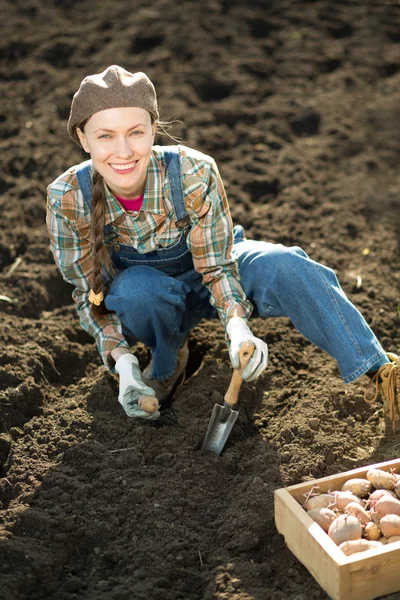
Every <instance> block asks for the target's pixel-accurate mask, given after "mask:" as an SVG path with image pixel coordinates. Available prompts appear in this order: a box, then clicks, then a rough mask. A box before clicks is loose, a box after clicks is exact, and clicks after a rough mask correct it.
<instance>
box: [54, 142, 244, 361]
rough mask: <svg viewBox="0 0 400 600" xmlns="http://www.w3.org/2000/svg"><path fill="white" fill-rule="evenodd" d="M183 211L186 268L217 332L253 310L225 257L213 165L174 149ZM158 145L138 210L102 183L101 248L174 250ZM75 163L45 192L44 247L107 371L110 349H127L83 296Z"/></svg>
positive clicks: (86, 271) (88, 254)
mask: <svg viewBox="0 0 400 600" xmlns="http://www.w3.org/2000/svg"><path fill="white" fill-rule="evenodd" d="M179 152H180V159H181V169H182V182H183V186H182V187H183V192H184V199H185V205H186V209H187V212H188V215H189V217H190V220H191V229H190V231H189V234H188V236H187V238H186V241H187V245H188V248H189V250H190V252H191V254H192V256H193V264H194V267H195V269H196V271H198V272H199V273H201V275H202V278H203V283H204V285H205V286H207V288H208V289H209V291H210V293H211V298H210V302H211V304H212V305H213V306H215V307H216V309H217V311H218V316H219V318H220V319H221V321H222V323H223V324H224V326H226V322H227V318H228V317H229V315H230V313H231V312H232V311H233V310H234V309H236V310H237V314H238V315H239V316H243V317H244V318H245V319H247V318H248V317H249V316H250V314H251V312H252V309H253V307H252V305H251V304H250V303H249V302H248V301H247V300H246V297H245V294H244V292H243V288H242V286H241V284H240V283H239V272H238V266H237V260H236V258H235V257H234V256H232V253H231V250H232V246H233V236H232V220H231V216H230V212H229V206H228V202H227V198H226V193H225V189H224V186H223V183H222V180H221V177H220V174H219V172H218V168H217V166H216V164H215V161H214V160H213V159H212V158H211V157H210V156H207V155H205V154H202V153H200V152H198V151H196V150H193V149H191V148H188V147H186V146H182V145H180V146H179ZM163 156H164V151H163V147H162V146H153V152H152V156H151V159H150V163H149V166H148V170H147V179H146V184H145V190H144V200H143V205H142V208H141V209H140V211H139V212H127V211H126V210H124V208H123V207H122V205H121V204H120V203H119V202H118V201H117V199H116V198H115V197H114V196H113V194H112V193H111V192H110V190H109V189H108V187H107V186H106V185H105V186H104V189H105V194H106V205H107V208H106V220H105V223H106V224H108V223H112V226H113V233H112V234H111V236H110V237H108V236H107V238H106V239H105V240H104V241H105V244H106V245H107V246H109V247H110V249H111V247H112V245H114V244H126V245H129V246H133V247H134V248H135V249H136V250H137V251H138V252H140V253H146V252H151V251H154V250H157V249H159V248H168V247H169V246H171V245H173V244H175V243H176V242H177V241H178V239H179V237H180V235H181V230H180V229H178V228H177V227H176V225H175V213H174V209H173V204H172V200H171V191H170V186H169V182H168V178H167V173H166V167H165V164H164V161H163ZM75 170H76V165H75V166H73V167H71V168H70V169H68V171H66V172H65V173H63V174H62V175H61V176H60V177H58V178H57V179H56V180H55V181H54V182H53V183H51V184H50V185H49V187H48V196H47V218H46V221H47V226H48V231H49V235H50V248H51V251H52V253H53V256H54V260H55V262H56V264H57V266H58V268H59V270H60V272H61V275H62V276H63V278H64V279H65V280H66V281H68V282H69V283H72V285H73V286H74V288H75V289H74V290H73V292H72V297H73V299H74V301H75V302H76V307H77V311H78V315H79V319H80V323H81V325H82V327H83V329H85V330H86V331H87V332H88V333H90V334H91V335H92V336H93V337H94V338H95V340H96V343H97V347H98V349H99V352H100V355H101V357H102V359H103V361H104V364H105V366H106V368H107V369H108V370H109V371H111V372H113V371H114V368H113V367H112V365H111V363H110V362H109V360H108V359H109V354H110V352H111V350H112V349H113V348H115V347H117V346H124V347H127V348H128V347H129V346H128V343H127V341H126V339H125V338H124V336H123V334H122V328H121V322H120V321H119V319H118V318H117V316H116V315H115V314H108V315H104V316H102V317H101V318H94V317H93V316H92V315H91V312H90V303H89V301H88V294H89V291H90V281H91V275H92V272H93V248H92V241H91V214H90V211H89V208H88V207H87V205H86V202H85V201H84V199H83V195H82V193H81V191H80V189H79V186H78V182H77V179H76V175H75Z"/></svg>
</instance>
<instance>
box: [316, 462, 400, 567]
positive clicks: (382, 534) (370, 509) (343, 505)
mask: <svg viewBox="0 0 400 600" xmlns="http://www.w3.org/2000/svg"><path fill="white" fill-rule="evenodd" d="M399 498H400V475H397V474H395V473H388V472H386V471H382V470H380V469H370V470H369V471H368V472H367V474H366V479H349V480H348V481H346V482H345V483H344V485H343V486H342V489H341V490H340V491H332V492H330V493H328V494H319V493H313V492H311V493H310V494H308V495H307V497H306V500H305V503H304V508H305V510H306V511H307V514H308V515H309V516H310V517H311V518H312V519H314V521H316V523H318V525H320V527H322V529H323V530H324V531H326V533H327V534H328V535H329V537H330V538H331V539H332V540H333V541H334V542H335V543H336V544H337V545H338V546H339V548H340V549H341V550H342V551H343V552H344V553H345V554H346V555H347V556H349V555H350V554H355V553H356V552H363V551H365V550H370V549H371V548H376V547H379V546H381V545H382V544H390V543H391V542H397V541H399V540H400V500H399Z"/></svg>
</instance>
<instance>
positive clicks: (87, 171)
mask: <svg viewBox="0 0 400 600" xmlns="http://www.w3.org/2000/svg"><path fill="white" fill-rule="evenodd" d="M91 167H92V161H91V160H90V159H89V160H85V162H83V163H81V164H80V165H78V167H77V169H76V171H75V174H76V178H77V180H78V183H79V187H80V190H81V192H82V196H83V199H84V200H85V202H86V204H87V206H88V208H89V211H90V214H92V188H93V181H92V170H91ZM110 231H112V227H111V225H110V224H108V225H104V235H106V234H108V233H110Z"/></svg>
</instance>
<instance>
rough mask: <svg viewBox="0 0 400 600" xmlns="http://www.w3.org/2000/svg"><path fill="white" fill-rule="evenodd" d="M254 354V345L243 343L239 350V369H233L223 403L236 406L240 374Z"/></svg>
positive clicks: (240, 380)
mask: <svg viewBox="0 0 400 600" xmlns="http://www.w3.org/2000/svg"><path fill="white" fill-rule="evenodd" d="M253 353H254V344H253V343H252V342H243V344H242V345H241V346H240V350H239V365H240V366H239V368H238V369H233V373H232V379H231V382H230V384H229V387H228V389H227V392H226V394H225V398H224V400H225V402H226V404H229V406H235V404H237V400H238V396H239V390H240V387H241V385H242V383H243V379H242V373H243V371H244V368H245V367H246V366H247V365H248V363H249V360H250V359H251V357H252V356H253Z"/></svg>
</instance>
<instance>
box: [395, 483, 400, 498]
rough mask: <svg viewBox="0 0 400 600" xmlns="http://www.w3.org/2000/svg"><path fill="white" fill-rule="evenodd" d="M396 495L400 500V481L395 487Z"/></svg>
mask: <svg viewBox="0 0 400 600" xmlns="http://www.w3.org/2000/svg"><path fill="white" fill-rule="evenodd" d="M394 493H395V494H396V496H397V497H398V498H400V481H397V483H396V485H395V486H394Z"/></svg>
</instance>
